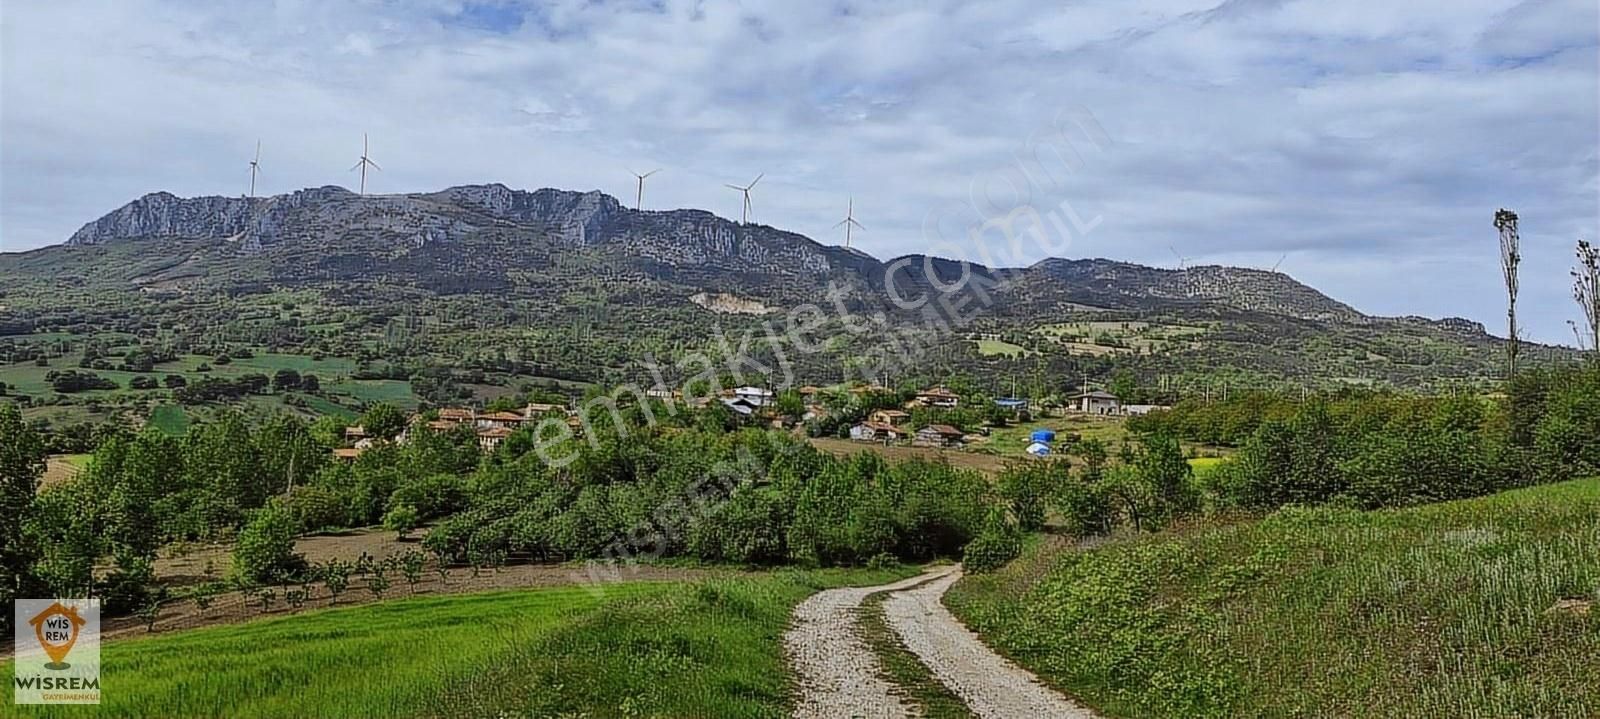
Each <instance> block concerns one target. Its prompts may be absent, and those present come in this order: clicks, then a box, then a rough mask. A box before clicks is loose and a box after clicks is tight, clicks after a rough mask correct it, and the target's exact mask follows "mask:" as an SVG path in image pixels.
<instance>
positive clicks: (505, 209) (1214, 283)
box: [65, 183, 1459, 326]
mask: <svg viewBox="0 0 1600 719" xmlns="http://www.w3.org/2000/svg"><path fill="white" fill-rule="evenodd" d="M493 231H510V232H513V233H515V232H519V231H521V232H524V233H529V232H535V233H536V232H543V233H546V234H547V235H548V236H549V238H550V239H551V240H553V241H554V243H555V244H557V245H566V246H571V247H577V248H586V249H598V250H600V251H601V252H602V253H605V254H609V255H612V256H613V259H629V260H631V261H633V262H634V263H636V264H638V263H643V264H648V265H651V266H653V268H654V269H653V271H654V272H655V273H656V274H661V275H665V276H668V277H672V278H679V279H688V280H691V281H694V280H705V279H708V277H707V276H708V275H715V274H717V273H719V272H747V271H757V272H760V273H764V274H770V275H776V276H806V277H810V278H813V279H816V278H822V277H829V276H837V275H840V274H845V275H855V276H856V279H858V280H860V281H862V282H863V283H864V284H867V285H869V286H875V287H878V288H879V289H881V281H874V279H873V278H874V277H879V276H881V275H882V272H883V270H884V269H885V268H888V267H891V266H897V267H898V269H899V271H901V272H906V273H909V274H911V275H914V277H912V279H913V281H918V282H926V281H927V278H926V277H922V276H921V274H922V271H923V269H924V268H923V267H919V265H923V264H926V265H927V266H929V267H933V268H934V269H935V271H936V274H939V275H940V276H941V277H942V278H943V277H946V276H949V277H954V276H957V274H952V272H956V271H958V270H959V263H957V262H956V261H953V260H946V259H943V258H936V257H928V256H926V255H921V254H915V253H914V254H908V255H900V256H897V257H893V258H889V259H887V260H881V259H878V258H877V257H874V256H872V255H871V254H868V253H866V252H863V251H861V250H858V249H847V248H843V247H838V246H833V245H825V244H822V243H820V242H817V241H816V240H814V239H812V238H810V237H807V236H805V235H803V234H800V233H795V232H789V231H786V230H782V229H779V228H774V227H770V226H767V225H760V224H749V225H744V224H739V223H736V222H734V221H732V220H730V219H726V218H722V217H720V216H717V215H715V214H713V213H710V212H707V211H705V210H698V209H672V210H644V211H641V210H634V209H631V208H628V207H626V206H624V205H623V204H622V203H621V202H620V201H619V200H618V199H617V198H615V197H613V196H611V195H608V194H606V193H604V192H600V191H598V190H590V191H583V192H580V191H572V190H561V189H555V188H541V189H538V190H533V191H528V190H518V189H513V188H511V187H508V186H506V185H504V184H502V183H488V184H472V185H456V186H452V187H447V188H444V189H442V190H438V191H435V192H422V193H400V194H388V195H358V194H356V193H354V192H351V191H350V190H348V189H346V188H343V187H340V186H337V185H327V186H322V187H315V188H305V189H302V190H297V191H294V192H291V193H285V194H280V195H273V196H268V197H255V198H246V197H223V196H217V195H211V196H199V197H191V198H183V197H178V196H177V195H174V194H172V193H170V192H166V191H159V192H152V193H147V194H145V195H143V196H141V197H139V198H137V199H135V200H133V201H130V202H129V203H127V204H125V205H123V206H122V207H119V208H117V209H115V210H112V211H111V212H109V213H107V214H106V215H104V216H102V217H100V218H97V219H95V220H91V221H89V222H87V223H85V224H84V225H83V227H81V228H80V229H79V230H78V231H77V232H75V233H73V234H72V235H71V236H70V237H69V238H68V239H67V241H66V243H65V244H66V245H67V246H69V247H82V246H92V245H99V244H104V243H108V242H119V241H151V240H160V239H177V238H182V239H214V240H228V241H231V242H235V243H237V246H238V248H239V251H240V252H241V253H242V254H251V253H257V252H262V251H264V250H266V249H268V248H270V247H272V246H274V245H279V244H282V243H293V242H295V241H296V240H309V241H315V242H316V245H317V246H319V247H322V248H333V247H337V243H338V242H339V241H340V240H341V239H343V238H345V237H348V236H351V235H357V234H362V233H377V234H383V235H387V236H388V238H389V242H391V243H394V244H395V245H396V246H398V247H401V248H406V247H409V248H411V249H416V248H421V247H425V246H427V245H429V244H432V243H440V242H451V241H455V240H460V239H461V238H463V237H465V236H467V235H471V234H473V233H480V232H493ZM608 251H609V252H608ZM970 267H971V269H972V270H973V271H975V272H976V273H977V274H978V275H980V276H984V277H993V276H998V275H1007V276H1011V277H1015V278H1020V279H1019V281H1018V282H1019V283H1018V285H1017V289H1019V290H1022V291H1028V290H1039V291H1041V292H1043V293H1044V294H1047V295H1048V294H1052V292H1051V291H1052V290H1054V289H1059V288H1052V287H1049V285H1052V284H1060V283H1067V284H1072V285H1075V286H1076V288H1077V289H1076V290H1074V291H1069V292H1068V293H1067V294H1068V295H1072V296H1077V297H1079V298H1080V299H1096V300H1100V301H1105V300H1107V299H1111V300H1113V301H1112V304H1114V305H1115V304H1121V303H1123V301H1125V300H1126V301H1137V300H1141V299H1155V300H1167V301H1173V302H1200V303H1220V304H1225V305H1231V306H1234V307H1235V308H1237V309H1240V310H1248V311H1258V312H1268V313H1272V314H1281V315H1285V316H1289V317H1296V318H1300V319H1313V320H1323V321H1340V322H1351V323H1363V322H1367V321H1370V320H1372V319H1374V318H1373V317H1371V316H1368V315H1365V314H1363V313H1361V312H1359V311H1357V310H1355V309H1354V308H1352V307H1350V306H1349V305H1347V304H1344V303H1342V302H1339V301H1337V300H1334V299H1333V298H1331V297H1328V296H1327V295H1325V294H1323V293H1322V292H1320V291H1318V290H1316V289H1315V288H1312V287H1310V286H1308V285H1305V284H1304V283H1301V282H1298V281H1296V280H1294V279H1293V278H1292V277H1289V276H1288V275H1286V274H1282V273H1277V272H1267V271H1263V270H1254V269H1248V268H1239V267H1226V266H1219V265H1204V266H1196V267H1191V268H1184V269H1180V270H1167V269H1160V268H1153V267H1147V266H1144V265H1138V264H1136V263H1131V262H1124V261H1119V260H1109V259H1104V258H1076V259H1069V258H1056V257H1051V258H1045V259H1043V260H1040V261H1038V262H1036V263H1034V264H1033V265H1030V266H1027V267H1014V268H988V267H985V266H982V265H977V264H972V265H970ZM897 281H898V276H897ZM1451 322H1452V324H1453V325H1455V326H1459V321H1457V320H1451Z"/></svg>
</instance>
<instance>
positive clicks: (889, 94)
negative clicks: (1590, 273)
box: [0, 0, 1600, 341]
mask: <svg viewBox="0 0 1600 719" xmlns="http://www.w3.org/2000/svg"><path fill="white" fill-rule="evenodd" d="M1596 15H1597V9H1596V7H1595V6H1594V4H1593V3H1592V2H1590V1H1589V0H1527V1H1526V2H1516V1H1515V0H1428V1H1427V2H1410V3H1395V2H1380V1H1378V0H1370V1H1367V2H1346V3H1327V2H1318V1H1317V0H1228V1H1227V2H1220V4H1219V1H1218V0H1137V1H1131V2H1124V3H1115V4H1098V3H1097V4H1091V3H1083V2H1073V3H1065V4H1041V3H1036V2H1027V1H1026V0H995V1H991V2H982V3H979V2H971V3H962V2H949V1H945V2H936V3H928V2H913V1H912V0H894V1H891V2H875V3H864V2H835V3H795V2H781V1H779V0H766V1H762V2H757V1H755V0H744V1H743V2H741V3H738V4H734V3H702V2H691V1H689V0H682V1H679V0H672V1H668V2H649V1H646V0H635V1H631V2H580V1H578V0H563V1H562V2H549V3H531V2H529V3H520V4H519V3H515V2H509V1H507V0H494V1H488V2H469V1H464V0H431V1H425V2H411V3H402V2H377V1H367V2H353V3H322V2H311V1H309V0H298V1H294V2H290V1H280V2H277V3H274V4H265V3H259V2H245V1H243V0H232V1H227V2H217V3H180V2H175V1H169V0H58V1H55V2H49V3H6V4H5V5H3V6H0V33H3V36H0V52H3V56H0V61H3V76H0V248H4V249H6V250H17V249H26V248H31V247H37V246H42V245H45V244H49V243H54V242H59V241H61V240H63V239H64V238H65V237H66V236H67V235H69V234H70V233H71V232H72V231H73V230H74V229H76V228H77V227H78V226H79V225H80V224H82V223H83V222H85V221H88V220H90V219H93V218H95V217H97V216H99V215H100V214H103V213H104V212H106V211H108V210H110V209H113V208H115V207H117V206H119V205H121V204H122V203H124V202H126V201H128V200H129V199H132V198H133V197H136V196H138V195H140V194H143V193H145V192H149V191H154V190H158V189H165V190H169V191H172V192H175V193H178V194H180V195H197V194H232V193H235V192H241V191H242V190H243V189H244V187H245V186H246V183H247V182H248V174H247V168H246V164H245V163H246V161H247V160H248V159H249V154H250V152H252V151H253V148H254V145H255V141H256V139H257V138H261V139H262V141H263V158H262V163H263V166H264V167H265V168H266V172H265V174H264V175H263V177H262V178H261V186H262V187H263V188H265V189H266V191H271V192H277V191H289V190H293V189H297V188H300V187H305V186H313V185H322V184H334V183H337V184H346V185H349V184H352V183H353V182H354V180H355V178H354V176H353V175H351V174H349V173H348V172H346V168H348V167H349V166H350V164H351V163H352V162H354V160H355V156H356V155H357V154H358V151H359V142H360V136H361V133H362V132H370V133H371V136H372V143H373V146H372V152H373V157H374V158H376V159H377V160H378V161H379V162H380V163H381V164H382V165H383V167H384V172H382V173H377V174H376V175H375V176H373V177H369V180H368V181H369V187H371V188H372V189H374V190H375V191H379V192H391V191H393V192H400V191H424V190H433V189H438V188H441V187H444V186H446V185H450V184H459V183H468V182H491V181H500V182H505V183H507V184H509V185H512V186H518V187H528V188H536V187H544V186H552V187H565V188H572V189H592V188H599V189H602V190H606V191H609V192H612V193H613V194H617V195H618V196H621V197H629V196H631V194H632V193H631V189H632V182H633V181H632V179H631V177H630V176H629V175H628V168H630V167H631V168H635V169H643V168H653V167H658V166H659V167H664V168H665V170H664V171H663V172H662V174H660V175H658V176H657V177H655V178H652V181H651V183H650V187H649V190H648V192H647V195H648V197H647V202H648V203H649V204H652V205H655V206H658V207H659V206H681V207H703V208H706V209H710V210H713V211H715V212H718V213H720V214H723V215H732V216H736V215H737V214H738V209H739V197H738V195H737V194H736V193H733V192H731V191H728V190H726V189H724V188H723V187H722V184H723V183H724V182H739V183H742V182H747V181H748V180H749V179H750V178H751V177H754V176H755V175H756V174H758V173H760V172H766V173H767V178H766V179H765V180H763V181H762V185H761V187H759V188H757V191H756V193H755V197H754V200H755V205H756V214H757V217H758V218H759V219H760V220H761V221H763V222H767V223H770V224H773V225H777V226H780V227H785V228H789V229H794V230H797V231H801V232H805V233H807V234H811V235H813V236H815V237H817V238H818V239H820V240H823V241H833V242H837V241H840V240H841V239H842V238H840V237H835V236H834V235H835V233H832V232H830V231H829V230H828V228H830V227H831V226H832V225H833V224H834V223H835V222H836V221H837V220H838V219H839V217H841V216H842V214H843V209H844V202H845V198H846V197H847V196H850V195H854V196H855V198H856V207H857V216H858V217H859V218H860V219H861V221H862V222H863V223H865V224H866V225H867V226H868V227H869V228H870V230H869V231H868V232H866V233H863V234H861V235H859V236H858V237H857V238H856V239H857V242H858V244H859V246H860V247H862V248H863V249H867V250H868V251H871V252H873V253H875V254H878V255H879V256H882V257H887V256H891V255H895V254H899V253H904V252H914V251H922V250H926V249H928V246H929V245H930V244H931V242H930V240H929V239H927V238H926V237H924V236H923V227H924V224H925V219H926V218H927V217H928V216H929V215H930V214H939V213H946V212H947V211H946V208H950V207H952V206H954V205H955V203H960V202H963V201H966V199H967V198H968V197H969V196H970V194H971V192H972V188H973V187H974V186H977V187H980V188H987V189H989V190H990V191H991V192H993V193H994V194H996V195H1003V194H1004V193H1003V190H1004V178H1006V177H1007V176H1008V170H1007V168H1013V167H1015V165H1016V163H1017V159H1016V158H1017V157H1018V156H1020V155H1024V154H1025V153H1026V150H1025V148H1026V146H1027V143H1028V141H1029V137H1030V135H1031V134H1032V133H1035V132H1036V131H1037V130H1038V129H1039V128H1045V127H1049V125H1050V123H1051V122H1052V121H1053V120H1054V118H1055V117H1056V114H1057V113H1058V112H1059V111H1060V110H1061V109H1063V108H1067V107H1077V106H1081V107H1085V108H1088V109H1089V110H1090V111H1092V112H1093V114H1094V117H1095V118H1096V119H1097V120H1098V121H1099V123H1100V124H1101V125H1103V126H1104V127H1105V129H1106V131H1107V132H1108V134H1109V135H1110V137H1111V139H1112V140H1113V141H1114V142H1113V144H1112V145H1111V146H1109V147H1107V148H1106V149H1104V150H1092V149H1089V150H1085V152H1084V160H1085V162H1084V166H1083V167H1082V168H1081V169H1080V170H1079V171H1077V172H1075V173H1070V174H1069V173H1065V172H1060V171H1057V172H1056V173H1055V174H1054V180H1055V181H1054V182H1053V183H1051V186H1047V187H1035V188H1031V192H1030V198H1031V200H1032V201H1033V202H1034V203H1036V204H1037V205H1038V206H1040V207H1041V208H1054V207H1056V206H1057V205H1058V204H1059V203H1060V202H1061V201H1063V200H1068V201H1070V202H1071V204H1072V206H1073V207H1074V208H1076V209H1078V210H1079V211H1081V212H1082V213H1083V214H1085V215H1086V216H1087V215H1094V214H1099V215H1100V216H1101V217H1102V218H1103V223H1102V224H1101V225H1099V226H1098V227H1097V228H1096V229H1095V231H1094V232H1093V233H1092V234H1090V235H1089V236H1088V237H1086V238H1083V239H1082V240H1080V241H1078V242H1076V243H1075V244H1074V245H1073V247H1072V251H1073V252H1074V253H1077V254H1081V255H1091V256H1107V257H1115V258H1120V259H1129V260H1134V261H1143V262H1148V263H1155V264H1169V263H1170V262H1172V260H1171V253H1170V251H1169V250H1168V249H1167V248H1168V246H1175V247H1178V248H1179V249H1180V250H1181V252H1182V254H1183V255H1185V256H1188V257H1194V258H1196V259H1197V261H1202V262H1204V261H1219V262H1220V261H1238V262H1253V263H1255V264H1257V265H1258V266H1270V265H1271V264H1272V263H1273V262H1276V261H1277V257H1278V256H1279V255H1281V254H1282V253H1283V252H1289V253H1290V258H1289V259H1288V260H1287V261H1286V262H1285V269H1287V270H1289V271H1291V272H1293V273H1294V274H1295V275H1296V276H1297V277H1299V278H1301V279H1303V280H1307V281H1310V282H1312V283H1313V284H1315V285H1316V286H1318V287H1319V288H1320V289H1323V290H1325V291H1328V292H1329V293H1330V294H1333V295H1334V296H1335V297H1337V298H1339V299H1342V300H1345V301H1348V302H1351V303H1352V304H1354V305H1356V306H1358V307H1360V308H1362V309H1364V310H1368V311H1373V312H1382V313H1390V314H1405V313H1425V314H1433V315H1443V314H1460V315H1466V316H1470V317H1472V318H1474V319H1479V320H1482V321H1485V322H1486V323H1488V324H1490V325H1491V326H1498V324H1499V319H1498V318H1499V316H1500V314H1501V312H1500V309H1499V300H1498V295H1499V289H1498V280H1497V274H1498V271H1497V270H1496V269H1495V266H1494V264H1495V250H1494V236H1493V228H1492V226H1491V225H1490V218H1491V216H1492V213H1493V211H1494V209H1495V208H1496V207H1499V206H1501V205H1505V206H1510V207H1514V208H1516V209H1518V210H1519V211H1520V212H1521V213H1522V216H1523V218H1524V228H1525V230H1524V236H1525V242H1526V245H1527V248H1526V249H1527V255H1528V264H1527V265H1526V269H1525V272H1526V275H1525V279H1524V286H1525V287H1526V288H1527V289H1526V290H1525V293H1526V297H1527V299H1526V300H1525V301H1526V303H1527V304H1526V307H1527V309H1526V313H1527V314H1528V315H1529V316H1530V317H1529V320H1530V321H1529V322H1528V323H1527V324H1529V325H1530V326H1531V327H1532V330H1533V332H1534V333H1536V336H1537V337H1538V338H1540V339H1545V340H1556V341H1560V340H1564V339H1565V338H1566V337H1567V330H1566V327H1565V318H1566V317H1568V316H1570V315H1571V314H1572V312H1571V311H1570V310H1569V309H1568V308H1569V307H1570V302H1568V301H1567V300H1566V298H1565V296H1566V290H1565V288H1566V281H1565V278H1566V274H1565V271H1564V267H1565V266H1566V265H1567V264H1569V263H1570V260H1569V256H1570V246H1571V244H1572V240H1573V239H1575V237H1577V236H1578V235H1583V236H1588V237H1593V236H1595V234H1596V231H1597V229H1600V228H1597V226H1596V224H1597V214H1600V206H1597V203H1600V199H1597V188H1600V179H1597V178H1600V142H1597V135H1600V109H1597V105H1600V99H1597V94H1600V90H1597V80H1600V77H1597V57H1596V52H1597V49H1596V45H1597V37H1596V36H1597V17H1596ZM1085 147H1086V146H1085ZM1012 174H1014V173H1012ZM969 214H970V212H969ZM943 216H944V217H945V223H944V224H945V225H948V224H950V222H952V221H953V218H954V217H956V215H951V214H945V215H943ZM945 233H946V234H947V235H948V234H950V229H946V230H945Z"/></svg>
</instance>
